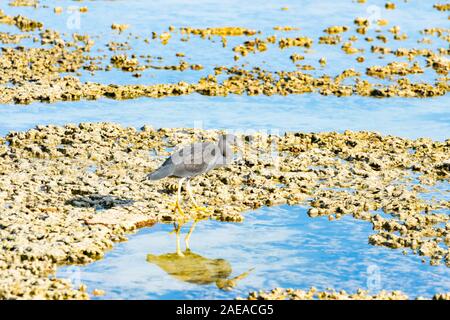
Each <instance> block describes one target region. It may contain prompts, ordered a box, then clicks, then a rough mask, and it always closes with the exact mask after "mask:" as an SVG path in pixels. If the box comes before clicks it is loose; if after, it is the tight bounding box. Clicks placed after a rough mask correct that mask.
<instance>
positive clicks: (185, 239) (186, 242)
mask: <svg viewBox="0 0 450 320" xmlns="http://www.w3.org/2000/svg"><path fill="white" fill-rule="evenodd" d="M197 222H198V220H197V219H196V220H194V222H193V223H192V226H191V228H190V229H189V232H188V234H187V235H186V237H185V238H184V244H185V245H186V250H191V249H190V247H189V240H190V239H191V235H192V232H193V231H194V229H195V226H196V225H197Z"/></svg>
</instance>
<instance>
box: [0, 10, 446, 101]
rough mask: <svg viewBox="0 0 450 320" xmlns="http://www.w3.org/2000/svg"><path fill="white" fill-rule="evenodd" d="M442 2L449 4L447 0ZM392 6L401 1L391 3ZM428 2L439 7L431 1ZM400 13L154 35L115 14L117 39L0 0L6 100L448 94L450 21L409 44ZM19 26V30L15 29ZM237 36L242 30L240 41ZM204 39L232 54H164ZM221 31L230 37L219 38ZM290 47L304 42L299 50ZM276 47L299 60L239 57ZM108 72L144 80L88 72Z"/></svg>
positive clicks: (0, 74)
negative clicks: (12, 11)
mask: <svg viewBox="0 0 450 320" xmlns="http://www.w3.org/2000/svg"><path fill="white" fill-rule="evenodd" d="M10 4H11V6H34V7H36V9H35V10H50V9H51V8H49V7H48V6H45V7H44V6H38V3H37V2H35V1H25V2H22V1H18V2H11V3H10ZM355 5H360V4H355ZM435 8H437V9H438V10H439V11H442V12H445V11H447V7H446V6H441V5H439V6H435ZM393 9H396V8H391V7H389V8H388V7H386V8H385V9H383V10H393ZM5 10H7V9H5ZM396 10H397V9H396ZM430 10H433V11H434V9H433V6H432V5H431V4H430ZM63 11H64V8H61V7H57V8H54V12H55V14H61V13H62V12H63ZM79 12H80V13H83V15H84V16H86V19H89V10H88V7H80V8H79ZM50 14H52V13H50ZM394 23H395V22H389V21H388V20H387V19H383V18H382V17H381V16H380V19H378V20H376V21H371V20H369V19H368V18H365V17H355V18H354V20H353V21H352V20H350V21H349V24H348V25H335V26H323V27H321V28H322V29H319V30H317V33H319V36H316V37H312V36H311V35H306V34H303V32H302V28H299V27H296V26H274V27H273V28H272V32H269V31H265V32H262V31H259V30H254V29H249V28H245V27H242V26H228V27H215V26H211V27H205V28H193V27H187V26H178V27H175V26H167V30H165V31H163V32H160V33H156V32H149V33H151V37H143V36H142V35H138V34H135V33H133V32H131V31H128V29H129V28H130V25H128V24H120V23H113V24H112V25H111V27H110V29H111V30H109V31H110V32H113V34H112V40H111V41H108V42H107V43H104V42H102V39H101V37H100V36H99V35H98V34H91V35H89V34H80V33H71V34H67V33H61V32H59V31H58V30H53V29H50V28H46V26H45V21H43V22H41V21H35V20H32V19H30V18H27V17H25V16H22V15H8V14H7V13H5V11H3V10H1V9H0V24H3V25H7V26H9V27H10V28H11V31H10V32H0V43H1V44H2V45H1V54H0V103H2V104H12V103H17V104H29V103H32V102H34V101H41V102H56V101H77V100H81V99H85V100H93V99H100V98H111V99H119V100H120V99H135V98H140V97H150V98H164V97H170V96H180V95H190V94H194V93H197V94H201V95H206V96H227V95H230V94H235V95H243V94H246V95H267V96H270V95H290V94H309V93H318V94H321V95H325V96H328V95H334V96H351V95H358V96H363V97H374V98H389V97H410V98H411V97H412V98H430V97H434V96H443V95H445V94H447V92H448V91H449V79H448V73H449V71H450V60H449V59H448V55H449V53H450V50H449V49H448V42H449V41H450V35H449V29H448V28H442V27H435V26H421V29H419V31H418V32H419V34H420V35H421V37H422V38H421V39H420V40H419V41H418V42H419V43H417V44H416V45H414V46H413V45H411V43H410V42H408V44H407V45H406V44H405V42H406V41H407V40H408V39H409V36H408V35H407V34H406V33H404V32H402V30H401V27H400V26H399V25H396V24H394ZM131 27H132V26H131ZM14 29H19V30H20V32H21V33H15V32H14V31H13V30H14ZM102 32H103V33H104V32H106V31H105V30H103V31H102ZM124 38H125V40H124ZM231 38H233V39H232V40H233V41H230V40H231ZM236 39H239V41H238V42H237V43H236ZM197 41H208V42H209V43H206V44H205V46H213V47H214V50H215V51H216V52H215V54H216V55H219V56H229V57H230V59H228V60H229V61H227V63H226V64H221V65H217V64H210V63H209V64H208V63H205V62H204V61H201V60H200V59H198V58H197V57H195V56H189V54H186V53H184V52H176V54H175V55H176V57H177V58H178V61H177V63H175V64H173V63H170V64H167V63H165V60H171V59H170V57H168V55H169V54H170V55H171V56H173V55H174V54H173V52H172V50H173V48H172V49H171V50H165V48H166V47H168V46H171V45H173V46H175V47H178V46H179V47H182V48H184V49H189V46H190V45H191V46H192V47H195V46H196V45H197V44H196V43H198V42H197ZM217 41H220V43H221V44H222V45H221V46H219V47H218V46H216V45H215V42H217ZM191 42H192V44H191ZM230 42H233V45H230V44H229V43H230ZM390 43H391V44H392V45H391V46H389V44H390ZM143 44H144V45H145V46H146V47H148V48H147V49H146V50H145V52H142V50H140V51H139V50H137V49H135V48H134V47H138V46H142V45H143ZM230 46H231V48H230ZM324 46H326V47H329V49H328V48H325V49H324V48H323V47H324ZM317 47H319V48H320V49H321V50H320V52H322V51H324V50H325V52H331V51H333V52H334V51H337V53H333V54H334V55H335V54H340V55H342V56H343V58H342V60H343V61H348V60H351V62H352V65H353V66H352V67H348V68H344V67H342V68H339V67H337V66H336V65H332V62H329V59H328V57H327V56H326V55H324V56H322V57H320V58H316V57H315V53H314V51H315V50H317ZM334 47H337V48H334ZM155 48H157V49H155ZM292 49H295V50H296V51H297V52H291V51H292ZM333 49H337V50H333ZM268 51H277V52H278V55H279V57H280V59H285V60H286V61H289V60H291V61H292V63H291V65H290V66H289V67H288V68H286V67H285V68H273V67H269V66H267V65H266V64H265V63H256V64H255V63H251V64H250V63H249V62H248V61H246V62H243V63H240V61H242V60H244V59H247V60H248V58H250V57H252V56H253V57H254V56H257V55H258V54H262V53H264V52H268ZM288 52H289V53H288ZM312 56H314V57H315V58H314V60H312V59H313V58H311V57H312ZM376 59H377V60H376ZM383 60H386V62H383ZM392 60H394V61H392ZM249 61H251V60H249ZM374 61H377V63H376V64H375V63H374ZM378 61H380V62H378ZM343 65H344V64H343ZM150 70H151V71H152V72H158V71H161V72H164V71H170V72H192V73H194V75H192V76H189V80H186V81H185V80H181V81H177V82H173V81H172V82H167V83H148V82H147V81H148V78H147V77H146V75H147V73H148V72H149V71H150ZM108 72H123V77H130V76H132V77H134V78H136V79H137V78H142V79H143V80H142V81H139V82H137V83H136V81H134V79H133V81H132V80H131V79H132V78H131V79H130V80H129V82H128V83H126V82H127V81H125V83H123V82H124V81H121V83H113V82H106V81H105V82H97V81H86V79H87V78H88V77H87V75H91V76H94V75H96V74H104V73H108ZM195 73H197V75H195ZM415 75H421V76H423V77H421V78H417V77H414V76H415ZM94 79H95V77H94ZM106 79H107V77H106ZM145 79H147V80H145ZM152 82H154V81H152Z"/></svg>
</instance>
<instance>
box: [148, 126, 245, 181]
mask: <svg viewBox="0 0 450 320" xmlns="http://www.w3.org/2000/svg"><path fill="white" fill-rule="evenodd" d="M235 142H236V137H235V136H234V135H222V136H220V137H219V142H218V143H212V142H198V143H193V144H191V145H188V146H185V147H183V148H181V149H180V150H178V151H176V152H174V153H173V154H172V155H171V156H170V157H169V158H167V159H166V161H164V163H163V164H162V165H161V166H160V167H159V168H158V169H157V170H155V171H154V172H152V173H150V174H149V175H147V178H148V179H150V180H159V179H163V178H165V177H170V176H173V177H178V178H192V177H195V176H197V175H200V174H203V173H206V172H208V171H210V170H212V169H214V168H217V167H219V166H223V165H226V164H229V163H230V161H231V158H232V156H233V154H232V151H231V148H230V143H235Z"/></svg>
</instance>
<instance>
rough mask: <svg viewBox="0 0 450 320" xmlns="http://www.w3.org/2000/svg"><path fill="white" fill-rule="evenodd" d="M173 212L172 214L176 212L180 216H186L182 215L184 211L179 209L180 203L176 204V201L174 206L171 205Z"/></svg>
mask: <svg viewBox="0 0 450 320" xmlns="http://www.w3.org/2000/svg"><path fill="white" fill-rule="evenodd" d="M173 212H174V213H176V212H178V213H179V214H180V215H182V216H185V215H186V214H185V213H184V211H183V208H181V205H180V203H179V202H178V201H176V202H175V203H174V204H173Z"/></svg>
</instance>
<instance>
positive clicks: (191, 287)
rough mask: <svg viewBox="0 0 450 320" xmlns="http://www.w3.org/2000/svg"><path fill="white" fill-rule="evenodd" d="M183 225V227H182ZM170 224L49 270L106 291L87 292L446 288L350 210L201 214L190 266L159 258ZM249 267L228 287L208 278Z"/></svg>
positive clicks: (435, 273)
mask: <svg viewBox="0 0 450 320" xmlns="http://www.w3.org/2000/svg"><path fill="white" fill-rule="evenodd" d="M189 227H190V225H186V226H185V227H184V228H183V234H186V233H187V231H188V229H189ZM171 231H173V226H172V225H168V224H157V225H155V226H153V227H150V228H144V229H141V230H139V231H138V232H137V233H136V234H134V235H131V236H130V237H129V241H127V242H123V243H119V244H117V245H116V246H115V247H114V249H113V250H111V251H110V252H108V253H107V254H106V255H105V257H104V259H102V260H99V261H97V262H94V263H92V264H89V265H87V266H81V267H77V266H68V267H61V268H59V270H58V272H57V275H56V276H57V277H64V278H69V279H71V280H72V281H73V282H75V283H77V284H78V283H84V284H86V285H87V287H88V290H89V291H92V290H93V289H101V290H104V291H105V292H106V294H105V295H104V296H101V297H93V298H94V299H221V298H224V299H229V298H235V297H237V296H240V297H246V295H247V294H248V292H249V291H253V290H260V289H265V290H268V289H272V288H275V287H285V288H302V289H308V288H309V287H311V286H315V287H316V288H318V289H326V288H334V289H336V290H347V291H355V290H356V289H358V288H362V289H367V290H369V291H371V292H378V291H379V290H401V291H403V292H405V293H406V294H408V295H409V296H410V297H417V296H419V295H421V296H424V297H431V296H432V295H433V294H435V293H437V292H447V291H449V290H450V269H449V268H448V267H446V266H430V265H428V263H422V262H421V257H419V256H417V255H413V254H408V255H404V254H403V253H402V251H401V250H392V249H388V248H384V247H374V246H372V245H369V244H368V243H367V237H368V236H369V235H370V234H371V233H372V230H371V225H370V224H369V223H367V222H363V221H358V220H355V219H353V218H352V217H350V216H344V217H343V218H342V219H341V220H337V221H328V219H327V218H326V217H320V218H310V217H308V215H307V214H306V208H305V207H301V206H293V207H289V206H280V207H272V208H262V209H259V210H257V211H254V212H250V213H247V214H246V216H245V221H244V223H239V224H235V223H222V222H217V221H201V222H199V223H198V225H197V226H196V228H195V229H194V232H193V233H192V237H191V240H190V248H191V252H192V253H195V254H196V255H200V256H201V257H196V259H197V260H195V261H196V263H197V266H198V267H193V266H192V261H193V260H192V257H189V256H188V255H187V256H186V257H185V258H176V259H171V263H173V264H175V266H176V267H174V266H173V265H172V266H168V263H167V260H168V259H166V263H165V265H164V263H163V262H162V260H164V257H161V256H162V255H163V256H165V257H166V258H167V254H170V253H172V254H173V253H175V250H176V236H175V234H174V233H172V234H171V233H170V232H171ZM182 240H183V238H182ZM181 243H182V249H184V243H183V241H181ZM149 255H150V256H149ZM158 256H159V257H160V258H159V260H158V258H157V257H158ZM172 257H173V256H172ZM189 259H190V261H186V260H189ZM216 259H223V260H219V261H218V260H216ZM148 260H150V261H148ZM169 260H170V259H169ZM155 262H159V263H160V265H161V264H163V265H164V266H163V268H161V267H160V266H159V265H157V263H155ZM230 268H231V270H230ZM174 270H176V271H174ZM249 270H250V272H249V274H248V276H246V277H243V278H242V279H240V280H238V281H236V287H235V288H234V289H233V290H231V291H224V290H221V289H219V288H218V286H217V284H216V282H215V281H211V279H213V280H217V279H219V280H220V279H222V280H223V279H225V278H228V279H230V278H233V277H236V276H239V275H241V274H243V273H245V272H247V271H249ZM168 272H169V273H172V275H170V274H169V273H168ZM173 273H177V275H176V274H175V275H174V274H173ZM212 274H214V275H215V277H212V276H211V275H212ZM189 281H191V283H190V282H189ZM202 282H204V283H202Z"/></svg>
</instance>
